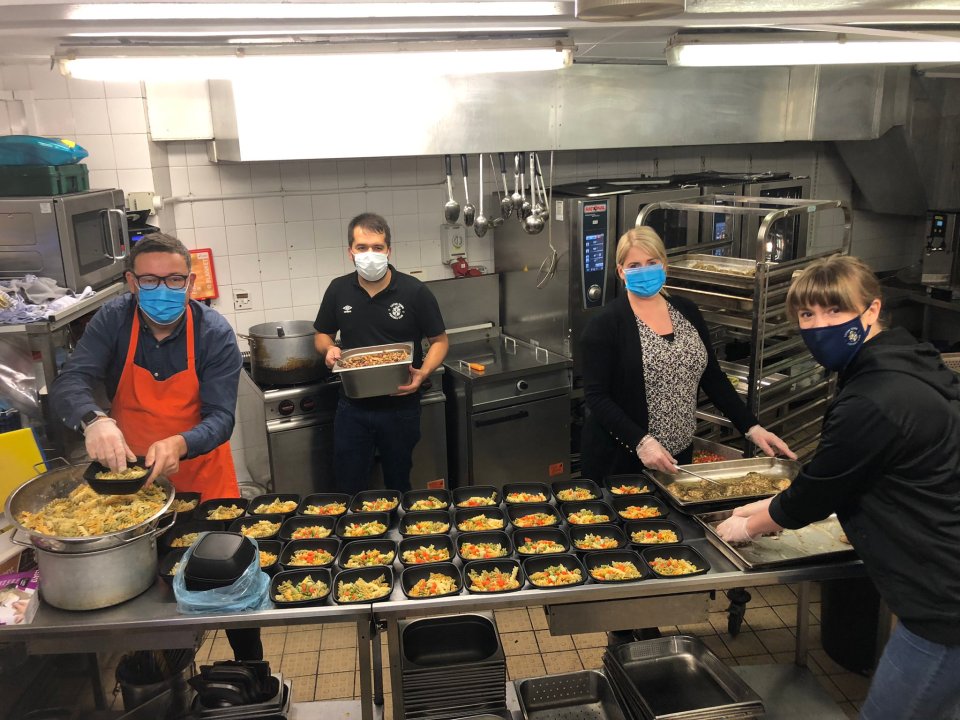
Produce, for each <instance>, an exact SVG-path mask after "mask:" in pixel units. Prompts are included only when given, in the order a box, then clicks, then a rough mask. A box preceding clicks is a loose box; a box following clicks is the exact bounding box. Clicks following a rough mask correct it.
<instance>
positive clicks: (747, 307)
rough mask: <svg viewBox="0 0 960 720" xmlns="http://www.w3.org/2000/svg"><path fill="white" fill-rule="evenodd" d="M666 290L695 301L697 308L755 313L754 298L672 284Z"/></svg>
mask: <svg viewBox="0 0 960 720" xmlns="http://www.w3.org/2000/svg"><path fill="white" fill-rule="evenodd" d="M665 288H666V290H668V291H669V292H670V293H672V294H674V295H679V296H680V297H685V298H687V299H689V300H693V301H694V302H695V303H697V306H698V307H701V308H717V309H721V310H738V311H742V312H752V311H753V296H750V297H741V296H739V295H728V294H727V293H721V292H713V291H711V290H698V289H697V288H689V287H683V286H680V285H675V284H672V283H670V284H667V285H666V286H665Z"/></svg>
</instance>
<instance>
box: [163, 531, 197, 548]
mask: <svg viewBox="0 0 960 720" xmlns="http://www.w3.org/2000/svg"><path fill="white" fill-rule="evenodd" d="M199 539H200V533H198V532H194V533H187V534H185V535H181V536H180V537H176V538H174V539H173V540H172V541H171V542H170V547H172V548H184V547H190V546H191V545H193V544H194V543H195V542H196V541H197V540H199Z"/></svg>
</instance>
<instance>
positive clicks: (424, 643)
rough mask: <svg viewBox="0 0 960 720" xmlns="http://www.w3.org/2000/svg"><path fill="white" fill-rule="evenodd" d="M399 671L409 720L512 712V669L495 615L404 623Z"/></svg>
mask: <svg viewBox="0 0 960 720" xmlns="http://www.w3.org/2000/svg"><path fill="white" fill-rule="evenodd" d="M400 668H401V672H402V674H403V687H402V688H400V692H402V693H403V709H404V717H405V718H407V720H450V719H451V718H462V717H466V716H473V715H481V714H484V713H499V712H501V711H503V710H505V709H506V707H507V686H506V682H507V664H506V658H505V656H504V653H503V647H501V645H500V636H499V635H498V633H497V625H496V622H495V621H494V619H493V614H492V613H476V614H466V615H452V616H444V617H431V618H423V619H421V620H410V621H405V622H401V623H400ZM394 692H397V690H394Z"/></svg>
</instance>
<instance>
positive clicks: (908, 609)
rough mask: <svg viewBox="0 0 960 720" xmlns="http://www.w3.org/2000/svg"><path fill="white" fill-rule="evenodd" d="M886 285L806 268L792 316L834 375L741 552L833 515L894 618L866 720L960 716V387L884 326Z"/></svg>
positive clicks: (835, 261)
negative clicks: (807, 447)
mask: <svg viewBox="0 0 960 720" xmlns="http://www.w3.org/2000/svg"><path fill="white" fill-rule="evenodd" d="M880 309H881V291H880V283H879V282H878V281H877V278H876V276H875V275H874V274H873V273H872V272H871V271H870V269H869V268H868V267H867V266H866V265H865V264H864V263H863V262H862V261H860V260H858V259H856V258H852V257H844V256H833V257H830V258H826V259H824V260H819V261H817V262H815V263H813V264H811V265H810V266H809V267H808V268H807V269H806V270H805V271H804V272H803V275H802V276H801V277H799V278H797V279H796V280H795V281H794V283H793V285H792V286H791V288H790V291H789V293H788V295H787V311H788V313H789V314H790V316H791V318H793V319H795V320H796V321H797V322H798V323H799V325H800V333H801V335H802V336H803V339H804V341H805V343H806V345H807V347H808V348H809V349H810V352H811V353H812V354H813V356H814V358H815V359H816V360H817V361H818V362H819V363H820V364H821V365H823V366H824V367H825V368H826V369H827V370H828V371H835V372H838V373H839V376H838V393H837V397H836V399H835V400H834V401H833V403H832V404H831V405H830V407H829V408H828V410H827V413H826V417H825V418H824V421H823V434H822V436H821V440H820V446H819V448H818V449H817V452H816V455H814V457H813V459H812V460H811V461H810V462H809V463H808V464H807V465H805V466H804V468H803V470H802V471H801V472H800V474H799V475H798V476H797V478H796V480H795V481H794V482H793V484H792V485H791V486H790V488H789V489H787V490H784V491H783V492H782V493H780V494H779V495H777V496H776V497H774V498H772V500H770V499H768V500H762V501H759V502H756V503H751V504H750V505H745V506H743V507H741V508H737V510H735V511H734V515H733V517H731V518H730V519H728V520H726V521H725V522H723V523H722V524H721V525H720V526H719V527H718V531H719V533H720V536H721V537H722V538H723V539H724V540H727V541H732V542H745V541H749V540H750V539H752V538H755V537H757V536H759V535H760V534H763V533H769V532H775V531H777V530H780V529H781V528H799V527H803V526H804V525H807V524H809V523H811V522H815V521H817V520H822V519H823V518H826V517H827V516H829V515H830V514H831V513H836V514H837V518H838V519H839V520H840V523H841V525H842V526H843V529H844V532H845V533H846V535H847V537H848V538H849V540H850V542H851V543H852V544H853V546H854V548H855V549H856V551H857V554H858V555H859V556H860V558H861V559H862V560H863V563H864V565H865V566H866V569H867V572H868V573H869V575H870V577H871V578H872V579H873V581H874V583H875V584H876V586H877V589H878V590H879V591H880V594H881V596H882V597H883V599H884V600H885V601H886V602H887V604H888V605H889V606H890V609H891V610H892V611H893V612H894V613H895V614H896V615H897V617H898V618H899V621H900V622H899V623H898V625H897V627H896V629H895V630H894V632H893V634H892V636H891V638H890V641H889V643H888V644H887V647H886V648H885V650H884V652H883V655H882V657H881V658H880V662H879V664H878V666H877V670H876V672H875V674H874V677H873V681H872V683H871V686H870V692H869V694H868V696H867V699H866V701H865V703H864V705H863V708H862V710H861V714H860V717H861V718H863V719H864V720H881V719H884V720H885V719H888V718H889V720H910V719H912V718H914V719H916V720H940V719H946V718H960V681H958V678H960V381H958V378H957V376H956V375H955V374H954V373H953V372H951V371H950V370H949V369H947V367H946V366H945V365H944V364H943V360H942V358H941V357H940V355H939V353H937V351H936V350H935V349H934V348H933V347H932V346H931V345H929V344H927V343H919V342H917V341H916V340H915V339H914V338H913V337H912V336H911V335H910V334H909V333H908V332H906V331H905V330H903V329H901V328H891V329H886V328H884V326H883V324H882V323H881V321H880Z"/></svg>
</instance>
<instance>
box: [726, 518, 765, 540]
mask: <svg viewBox="0 0 960 720" xmlns="http://www.w3.org/2000/svg"><path fill="white" fill-rule="evenodd" d="M749 524H750V518H749V517H743V516H740V515H731V516H730V517H728V518H727V519H726V520H724V521H723V522H722V523H720V524H719V525H717V535H719V536H720V539H721V540H723V541H725V542H729V543H748V542H750V541H751V540H753V539H754V538H755V537H757V536H759V535H760V533H758V532H755V533H751V532H750V530H749V527H748V526H749Z"/></svg>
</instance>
